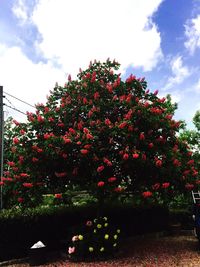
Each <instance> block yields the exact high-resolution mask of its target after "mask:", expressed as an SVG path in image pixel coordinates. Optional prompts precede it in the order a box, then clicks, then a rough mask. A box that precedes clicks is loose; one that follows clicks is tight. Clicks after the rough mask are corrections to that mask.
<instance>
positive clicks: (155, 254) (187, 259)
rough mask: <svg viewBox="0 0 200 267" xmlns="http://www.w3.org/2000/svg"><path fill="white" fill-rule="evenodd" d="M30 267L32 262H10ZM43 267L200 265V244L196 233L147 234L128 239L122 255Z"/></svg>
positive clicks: (192, 266)
mask: <svg viewBox="0 0 200 267" xmlns="http://www.w3.org/2000/svg"><path fill="white" fill-rule="evenodd" d="M8 266H11V267H27V266H29V264H28V263H27V264H22V263H21V264H14V265H8ZM43 266H48V267H51V266H55V267H62V266H65V267H100V266H101V267H107V266H118V267H124V266H127V267H128V266H134V267H175V266H180V267H200V246H199V242H198V240H197V239H196V238H195V237H194V236H186V235H184V236H183V235H181V236H155V235H154V236H145V237H135V238H130V239H127V240H126V242H125V243H124V244H122V250H121V253H120V255H119V256H118V257H117V258H115V259H112V260H108V261H101V262H96V263H95V262H87V263H84V262H79V263H72V262H69V261H68V260H67V259H60V260H59V261H56V262H53V263H49V264H46V265H43Z"/></svg>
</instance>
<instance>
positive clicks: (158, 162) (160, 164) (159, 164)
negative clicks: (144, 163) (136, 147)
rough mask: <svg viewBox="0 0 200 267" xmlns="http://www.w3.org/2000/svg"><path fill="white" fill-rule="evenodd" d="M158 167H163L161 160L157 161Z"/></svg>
mask: <svg viewBox="0 0 200 267" xmlns="http://www.w3.org/2000/svg"><path fill="white" fill-rule="evenodd" d="M156 166H157V167H161V166H162V160H160V159H158V160H156Z"/></svg>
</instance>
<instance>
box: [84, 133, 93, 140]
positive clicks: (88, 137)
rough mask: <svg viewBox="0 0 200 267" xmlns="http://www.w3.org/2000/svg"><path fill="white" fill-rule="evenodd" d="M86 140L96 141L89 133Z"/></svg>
mask: <svg viewBox="0 0 200 267" xmlns="http://www.w3.org/2000/svg"><path fill="white" fill-rule="evenodd" d="M86 138H87V139H89V140H93V139H94V137H93V136H92V135H91V134H89V133H88V134H86Z"/></svg>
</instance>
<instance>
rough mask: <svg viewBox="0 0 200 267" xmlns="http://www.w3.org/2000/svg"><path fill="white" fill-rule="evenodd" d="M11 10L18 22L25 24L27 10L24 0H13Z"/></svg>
mask: <svg viewBox="0 0 200 267" xmlns="http://www.w3.org/2000/svg"><path fill="white" fill-rule="evenodd" d="M12 12H13V13H14V15H15V16H16V17H17V18H18V19H19V22H20V24H22V25H23V24H25V23H26V22H27V21H28V10H27V6H26V2H25V0H15V2H14V5H13V8H12Z"/></svg>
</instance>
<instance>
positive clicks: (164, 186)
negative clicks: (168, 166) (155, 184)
mask: <svg viewBox="0 0 200 267" xmlns="http://www.w3.org/2000/svg"><path fill="white" fill-rule="evenodd" d="M169 185H170V183H163V184H162V188H168V187H169Z"/></svg>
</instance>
